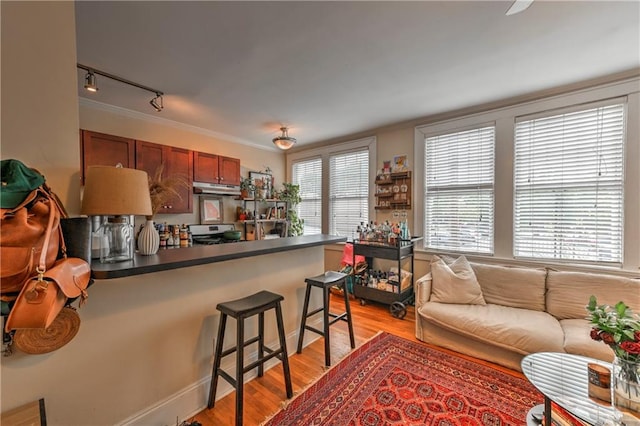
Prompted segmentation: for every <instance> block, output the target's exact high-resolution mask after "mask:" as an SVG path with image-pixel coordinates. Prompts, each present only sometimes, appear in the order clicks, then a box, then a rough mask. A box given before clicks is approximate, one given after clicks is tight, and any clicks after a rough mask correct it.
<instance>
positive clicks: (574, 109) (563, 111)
mask: <svg viewBox="0 0 640 426" xmlns="http://www.w3.org/2000/svg"><path fill="white" fill-rule="evenodd" d="M618 105H620V106H621V107H622V123H621V125H622V138H623V140H622V146H621V147H620V150H621V153H620V154H621V157H622V162H621V164H618V163H616V164H617V165H619V167H620V168H621V176H620V179H619V180H616V181H614V182H616V183H619V184H620V185H621V187H620V191H621V192H620V199H619V201H620V203H621V211H620V216H619V219H620V222H621V223H620V226H621V229H620V235H619V241H617V242H618V243H619V244H620V252H621V256H622V255H623V252H624V240H625V238H624V200H625V189H626V188H625V184H624V176H625V165H626V152H625V141H626V128H625V127H626V122H627V117H628V112H627V99H626V98H625V97H622V98H613V99H608V100H606V101H596V102H592V103H587V104H581V105H575V106H571V107H567V108H560V109H557V110H551V111H545V112H542V113H536V114H529V115H524V116H519V117H516V120H515V122H514V160H513V163H514V174H513V185H514V188H513V189H514V203H513V217H514V230H513V257H514V258H515V259H525V260H532V261H540V262H549V261H551V262H561V263H567V262H570V263H585V264H595V265H603V266H606V265H610V266H614V267H621V266H622V259H620V260H619V261H618V260H616V261H614V260H608V261H605V260H584V259H577V258H573V259H571V258H564V259H563V258H562V257H556V258H549V257H543V256H541V255H540V253H539V252H538V253H536V254H537V255H530V256H527V255H524V254H516V249H517V246H516V241H517V234H516V229H517V227H518V224H517V223H516V221H515V218H516V209H517V208H518V205H517V201H518V200H517V197H516V194H517V192H518V191H517V187H516V179H517V176H516V172H517V170H516V167H517V152H516V151H515V149H516V142H517V140H516V139H517V130H518V129H517V127H518V124H519V123H525V122H530V121H534V120H540V119H546V118H555V117H558V116H565V115H567V114H572V113H582V112H585V111H589V110H593V109H597V108H601V107H613V106H618ZM570 120H571V119H570ZM570 123H571V121H570ZM583 128H584V127H583ZM523 149H526V148H523ZM543 155H544V154H543ZM525 158H528V157H525ZM523 161H524V164H523V167H526V166H527V164H529V165H533V164H539V163H534V162H533V161H530V160H529V159H526V160H523ZM571 169H574V170H575V169H576V164H575V163H574V164H572V165H571ZM577 182H579V185H578V186H579V187H580V186H584V185H583V184H584V183H587V182H585V181H584V177H583V178H582V179H581V180H579V181H577ZM551 185H552V186H549V185H547V187H548V188H549V189H553V190H554V191H555V192H557V191H558V190H566V188H567V186H564V185H563V184H562V183H561V182H557V181H554V183H553V184H551ZM574 185H575V183H574ZM595 185H596V187H597V186H598V183H597V182H595ZM611 185H612V184H611V183H608V181H605V182H603V186H604V187H605V191H606V188H607V187H610V186H611ZM613 186H614V188H615V185H613ZM525 188H526V185H523V188H522V189H521V191H523V192H524V191H525ZM534 188H535V186H532V185H529V190H530V191H535V189H534ZM591 188H592V186H587V187H586V189H587V190H588V189H591ZM562 192H564V191H562ZM558 199H559V200H564V196H560V197H559V198H558ZM522 207H524V206H522ZM562 212H563V215H566V214H568V211H566V210H564V209H563V210H562ZM535 220H537V221H539V220H540V218H539V217H536V218H535ZM563 224H566V222H563V221H560V220H558V221H554V222H553V226H554V227H558V226H559V227H562V226H563ZM574 226H575V222H574ZM521 232H524V229H523V230H522V231H521ZM567 237H568V232H562V233H559V241H560V242H562V241H564V240H565V239H566V238H567ZM542 241H544V240H542ZM594 248H595V247H594ZM524 249H525V246H522V247H521V250H524ZM565 251H566V249H565V248H562V247H561V248H560V250H559V253H560V254H561V255H562V256H565V255H566V253H565Z"/></svg>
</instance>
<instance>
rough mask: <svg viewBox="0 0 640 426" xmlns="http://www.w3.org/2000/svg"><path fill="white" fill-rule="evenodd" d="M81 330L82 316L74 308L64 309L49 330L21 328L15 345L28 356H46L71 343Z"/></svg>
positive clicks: (15, 337) (67, 307) (14, 337)
mask: <svg viewBox="0 0 640 426" xmlns="http://www.w3.org/2000/svg"><path fill="white" fill-rule="evenodd" d="M79 329H80V316H79V315H78V313H77V312H76V310H75V309H73V308H72V307H69V306H66V307H64V308H62V310H61V311H60V313H59V314H58V316H57V317H56V319H54V320H53V322H52V323H51V325H50V326H49V327H47V328H21V329H18V330H16V333H15V335H14V336H13V343H14V344H15V346H16V347H17V348H18V349H20V350H21V351H22V352H25V353H28V354H34V355H37V354H46V353H49V352H53V351H55V350H56V349H60V348H61V347H63V346H64V345H66V344H67V343H69V342H70V341H71V339H73V338H74V337H75V335H76V334H77V333H78V330H79Z"/></svg>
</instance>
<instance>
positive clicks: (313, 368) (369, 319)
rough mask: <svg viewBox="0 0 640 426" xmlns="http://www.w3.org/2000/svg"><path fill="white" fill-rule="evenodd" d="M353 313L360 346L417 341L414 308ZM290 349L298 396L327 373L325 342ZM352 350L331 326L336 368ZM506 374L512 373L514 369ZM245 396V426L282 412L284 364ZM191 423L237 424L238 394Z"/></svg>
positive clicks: (337, 302) (335, 304) (336, 303)
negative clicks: (393, 339)
mask: <svg viewBox="0 0 640 426" xmlns="http://www.w3.org/2000/svg"><path fill="white" fill-rule="evenodd" d="M331 306H332V311H333V312H342V311H343V310H344V304H343V302H342V297H341V296H340V297H337V296H336V295H332V297H331ZM351 312H352V315H353V328H354V333H355V338H356V347H358V346H360V345H361V344H362V343H364V342H365V341H367V340H369V339H370V338H371V337H373V336H374V335H375V334H376V333H378V332H379V331H386V332H388V333H391V334H395V335H396V336H401V337H404V338H406V339H409V340H416V338H415V312H414V308H413V306H409V307H407V316H406V317H405V318H404V319H397V318H394V317H393V316H391V314H390V313H389V308H388V306H386V305H381V304H377V303H372V302H371V303H367V304H366V305H365V306H361V305H360V303H359V301H358V300H353V299H352V302H351ZM288 349H289V350H290V352H289V366H290V369H291V382H292V385H293V392H294V396H295V395H297V394H298V393H300V392H301V391H302V390H304V389H305V388H306V387H307V386H308V385H310V384H311V383H313V382H314V381H315V380H316V379H317V378H318V377H319V376H320V375H322V373H323V372H324V371H325V369H324V342H323V339H318V340H316V341H315V342H313V343H312V344H310V345H309V346H307V347H306V348H304V349H303V351H302V353H301V354H296V353H295V348H288ZM350 350H351V348H350V346H349V333H348V329H347V324H346V322H340V323H338V324H335V325H333V326H331V364H332V365H335V364H336V363H337V362H338V361H339V360H340V359H342V358H343V357H344V356H345V355H347V354H348V353H349V352H350ZM505 370H506V369H505ZM506 371H509V372H510V370H506ZM220 380H224V379H220ZM244 393H245V395H244V424H245V425H247V426H249V425H259V424H260V423H261V422H263V421H264V420H265V419H266V418H267V417H268V416H270V415H271V414H273V413H275V412H276V411H278V409H280V407H281V405H282V403H283V401H285V399H286V393H285V389H284V379H283V375H282V366H281V364H279V365H277V366H275V367H273V368H271V369H270V370H268V371H266V372H265V374H264V376H263V377H259V378H255V379H253V380H251V381H249V382H247V383H245V385H244ZM190 420H197V421H198V422H200V423H202V426H220V425H233V424H234V421H235V392H232V393H231V394H229V395H227V396H225V397H224V398H222V399H220V400H219V401H217V402H216V406H215V407H214V408H213V409H211V410H208V409H206V410H204V411H202V412H200V413H199V414H197V415H196V416H194V417H193V418H192V419H190Z"/></svg>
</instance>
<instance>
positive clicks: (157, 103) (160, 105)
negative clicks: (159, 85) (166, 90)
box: [149, 92, 164, 112]
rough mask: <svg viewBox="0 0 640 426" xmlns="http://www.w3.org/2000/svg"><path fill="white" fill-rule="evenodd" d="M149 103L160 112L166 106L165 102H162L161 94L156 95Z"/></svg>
mask: <svg viewBox="0 0 640 426" xmlns="http://www.w3.org/2000/svg"><path fill="white" fill-rule="evenodd" d="M149 103H150V104H151V106H152V107H154V108H155V109H156V111H158V112H160V111H162V109H163V108H164V105H163V102H162V94H160V92H158V93H156V97H155V98H153V99H151V100H150V101H149Z"/></svg>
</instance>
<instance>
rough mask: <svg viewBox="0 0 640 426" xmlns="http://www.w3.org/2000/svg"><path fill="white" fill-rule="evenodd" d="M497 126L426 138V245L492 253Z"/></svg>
mask: <svg viewBox="0 0 640 426" xmlns="http://www.w3.org/2000/svg"><path fill="white" fill-rule="evenodd" d="M494 145H495V128H494V126H487V127H481V128H476V129H471V130H464V131H459V132H455V133H449V134H444V135H439V136H433V137H427V138H425V188H426V193H425V228H424V229H425V247H426V248H429V249H436V250H452V251H461V252H469V253H482V254H492V253H493V208H494Z"/></svg>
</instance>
